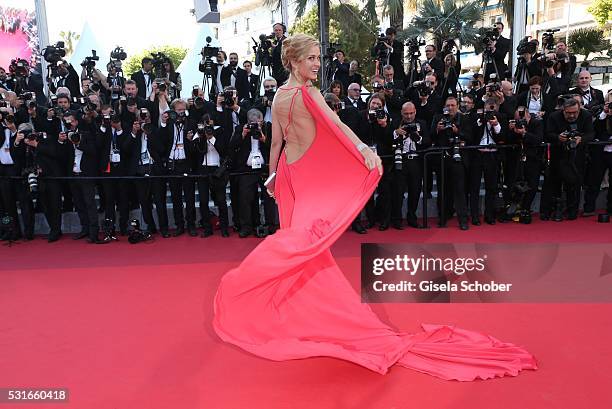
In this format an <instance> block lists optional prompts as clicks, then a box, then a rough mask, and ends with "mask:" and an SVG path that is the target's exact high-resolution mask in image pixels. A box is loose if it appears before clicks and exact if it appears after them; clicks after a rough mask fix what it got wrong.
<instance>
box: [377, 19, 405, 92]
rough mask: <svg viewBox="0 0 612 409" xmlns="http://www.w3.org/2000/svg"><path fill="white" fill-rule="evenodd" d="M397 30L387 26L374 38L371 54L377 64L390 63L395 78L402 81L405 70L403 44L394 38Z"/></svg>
mask: <svg viewBox="0 0 612 409" xmlns="http://www.w3.org/2000/svg"><path fill="white" fill-rule="evenodd" d="M396 37H397V30H396V29H395V28H393V27H389V28H388V29H386V30H385V35H384V36H383V35H382V34H381V35H380V37H378V38H377V39H376V43H375V44H374V46H373V47H372V50H371V56H372V57H373V58H376V59H377V60H378V61H379V65H380V66H381V67H382V66H385V65H392V66H393V70H394V73H395V78H396V79H397V80H398V81H404V78H405V77H406V72H405V71H404V44H403V43H402V42H401V41H399V40H397V39H396Z"/></svg>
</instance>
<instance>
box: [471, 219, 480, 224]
mask: <svg viewBox="0 0 612 409" xmlns="http://www.w3.org/2000/svg"><path fill="white" fill-rule="evenodd" d="M472 225H474V226H480V219H479V218H478V217H472Z"/></svg>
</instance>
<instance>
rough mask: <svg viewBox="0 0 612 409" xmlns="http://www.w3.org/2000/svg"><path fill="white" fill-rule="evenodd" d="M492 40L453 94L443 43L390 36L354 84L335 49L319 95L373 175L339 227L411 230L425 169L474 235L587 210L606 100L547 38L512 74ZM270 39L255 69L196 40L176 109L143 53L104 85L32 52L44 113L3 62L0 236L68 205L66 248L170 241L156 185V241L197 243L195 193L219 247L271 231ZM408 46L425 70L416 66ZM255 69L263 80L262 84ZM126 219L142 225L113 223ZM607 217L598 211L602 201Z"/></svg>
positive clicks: (167, 80) (606, 162) (454, 71)
mask: <svg viewBox="0 0 612 409" xmlns="http://www.w3.org/2000/svg"><path fill="white" fill-rule="evenodd" d="M502 30H503V25H501V23H498V29H497V31H496V32H495V33H492V34H491V35H490V38H488V39H485V41H486V44H485V53H484V56H483V72H482V73H481V74H477V75H475V76H474V79H473V80H472V81H471V83H470V84H469V87H468V88H467V89H462V88H461V87H460V86H459V87H458V86H457V82H458V75H459V73H460V69H461V66H460V54H459V51H458V50H457V47H456V46H454V44H453V43H452V42H448V43H446V44H444V46H443V47H441V49H440V50H439V49H438V48H437V47H436V46H435V45H432V44H421V43H419V42H417V41H414V40H409V41H408V43H407V44H406V45H404V44H402V43H400V42H399V41H397V40H396V39H395V32H394V30H393V29H389V30H387V33H386V35H385V36H384V37H381V38H379V39H378V40H377V42H376V44H375V45H374V47H373V49H372V55H373V56H374V58H375V59H376V60H377V64H378V65H379V67H380V70H379V72H380V75H374V76H372V77H371V78H370V81H369V83H368V84H365V83H363V81H362V76H361V75H360V74H359V73H358V72H357V71H358V67H357V66H356V63H355V62H351V63H349V62H348V61H346V59H345V55H344V53H343V52H342V51H340V50H334V52H333V59H331V61H330V64H329V67H331V68H330V69H329V71H328V72H329V75H330V78H329V79H330V80H331V85H330V87H329V89H328V90H326V91H328V92H326V93H325V100H326V101H327V103H328V105H329V107H330V108H331V109H332V110H334V111H335V112H336V113H337V114H338V115H339V116H340V118H341V120H342V121H343V122H345V123H346V124H347V125H348V126H349V127H350V128H351V129H352V130H353V131H354V132H355V133H356V134H357V135H358V136H359V137H360V139H362V141H363V142H364V143H366V144H368V145H369V146H371V147H372V149H374V150H376V152H377V153H378V154H379V155H380V156H381V157H382V159H383V165H384V170H385V171H384V174H383V178H382V179H381V182H380V184H379V186H378V188H377V192H376V194H375V195H373V196H372V198H371V199H370V200H369V201H368V203H367V204H366V206H365V209H364V216H365V218H362V217H358V218H357V219H356V220H355V221H354V222H353V224H352V229H353V230H354V231H356V232H358V233H366V232H367V229H368V228H372V227H374V226H375V225H378V228H379V230H386V229H388V228H389V227H393V228H396V229H403V228H404V227H403V221H404V219H405V220H406V222H407V224H408V226H412V227H416V228H418V227H419V223H418V220H417V216H416V214H417V208H418V205H419V198H420V196H421V194H423V195H424V197H426V198H428V197H431V196H432V190H433V180H434V177H433V175H434V174H435V180H436V186H437V198H438V200H437V209H438V220H439V225H440V226H444V225H446V222H447V220H448V219H449V218H450V217H453V216H454V215H456V217H457V220H458V224H459V227H460V228H461V229H462V230H466V229H468V228H469V224H468V223H471V224H472V225H480V224H481V218H480V216H481V213H483V215H484V217H483V219H482V220H483V221H484V222H486V223H488V224H495V223H496V222H510V221H513V220H514V221H520V222H523V223H530V222H531V212H532V210H534V209H532V205H533V201H534V198H535V195H536V192H537V191H538V190H539V189H540V188H541V190H542V196H541V200H540V208H539V209H537V210H539V213H540V218H541V219H542V220H557V221H561V220H563V219H568V220H572V219H575V218H576V217H577V216H578V209H579V204H580V203H579V202H580V198H581V196H582V191H584V205H583V209H584V210H583V213H582V215H584V216H592V215H594V214H595V200H596V198H597V196H598V194H599V191H600V186H601V183H602V179H603V177H604V174H605V172H606V170H608V171H609V170H610V169H611V168H612V144H608V145H606V144H605V143H599V144H598V143H593V141H597V140H599V141H606V140H609V135H610V130H611V129H612V120H610V118H612V112H611V111H610V109H611V108H612V104H611V102H612V98H611V97H610V94H609V95H608V96H606V99H605V100H604V96H603V94H602V93H601V91H598V90H596V89H594V88H592V87H591V86H590V81H591V76H590V74H589V73H588V71H580V73H579V74H578V77H577V83H576V86H575V87H572V86H571V83H570V81H571V78H572V72H573V68H572V63H573V62H574V64H575V59H572V57H573V56H571V54H569V53H568V50H567V48H566V46H565V44H564V43H562V42H559V43H557V44H550V43H549V42H550V39H548V40H546V42H545V44H544V46H543V47H542V50H543V52H538V49H539V44H536V43H534V42H529V41H527V40H526V41H523V42H521V45H520V46H519V50H517V51H518V52H519V55H520V58H521V63H520V64H519V69H518V70H517V72H516V73H515V75H514V76H513V75H510V73H508V72H507V67H506V66H505V63H504V61H505V58H506V55H507V53H508V52H509V40H507V39H504V38H503V37H502V36H501V35H500V34H501V31H502ZM284 36H285V27H284V26H282V24H276V25H275V26H274V33H273V34H272V35H271V36H268V37H266V36H263V38H260V44H259V45H258V46H256V49H255V51H256V65H259V66H260V72H261V73H262V74H261V75H256V74H254V73H253V71H252V69H253V63H252V62H251V61H243V62H242V64H239V60H238V55H237V54H236V53H230V54H229V55H227V54H226V53H225V52H224V51H222V50H220V49H218V48H214V47H210V46H209V45H207V47H205V48H204V49H203V50H202V62H201V63H200V71H202V72H203V74H204V83H203V84H204V85H203V87H200V86H194V87H193V88H192V93H191V97H190V98H188V99H181V98H180V97H179V95H180V91H181V89H182V83H181V78H180V74H179V73H177V72H175V70H174V67H173V65H172V62H171V60H170V59H169V58H167V57H166V56H164V55H163V54H155V55H153V56H152V57H151V58H149V57H147V58H144V59H143V60H142V67H141V69H140V70H139V71H137V72H136V73H134V74H132V75H131V77H130V78H129V79H128V78H125V77H124V75H123V72H122V69H121V62H122V61H123V60H125V58H126V55H125V52H124V51H123V50H122V49H121V48H117V49H115V50H113V52H112V53H111V59H110V62H109V63H108V65H107V72H108V74H107V75H103V74H102V72H100V71H99V70H98V69H96V68H95V62H96V61H98V60H99V57H98V56H97V55H95V53H93V55H92V56H90V57H87V58H86V59H85V60H84V61H83V63H82V64H81V65H82V72H81V75H80V77H79V74H78V73H77V72H76V70H75V69H74V67H72V65H70V64H68V63H66V62H65V61H64V59H63V57H64V54H63V52H64V51H63V47H62V44H61V43H58V44H56V45H54V46H50V47H47V49H45V50H43V56H44V58H45V60H46V61H47V62H48V63H49V65H50V67H51V68H50V69H49V72H48V76H49V78H48V82H49V88H50V91H51V94H50V95H51V97H50V98H49V100H48V102H47V101H46V98H45V95H44V94H43V92H42V79H41V78H40V76H37V75H36V74H33V73H32V70H30V69H29V66H28V64H27V62H25V61H23V60H15V61H13V63H12V64H11V66H10V67H9V72H8V74H7V73H6V72H5V71H4V70H0V95H2V100H1V101H0V123H1V124H2V132H3V139H2V150H1V151H0V197H1V200H0V214H2V215H3V216H4V217H2V223H1V230H0V235H1V238H2V239H4V240H16V239H17V238H19V237H22V236H23V237H25V238H26V239H32V238H33V234H34V213H35V211H37V210H39V209H40V210H41V211H43V212H44V214H45V218H46V220H47V223H48V224H49V228H50V232H49V235H48V240H49V241H56V240H58V239H59V237H60V236H61V234H62V232H61V214H62V211H69V210H71V209H72V208H74V209H75V210H76V212H77V214H78V217H79V221H80V224H81V232H80V233H79V234H77V235H76V236H75V239H83V238H87V239H88V241H89V242H91V243H100V242H108V241H112V240H113V239H115V238H116V233H115V229H116V228H118V230H119V233H120V234H122V235H129V238H130V241H132V240H133V241H134V242H136V241H140V240H146V239H147V238H149V237H151V235H153V234H157V233H159V234H160V235H161V236H162V237H164V238H165V237H169V236H170V227H171V226H169V222H168V220H169V218H168V209H167V206H166V196H167V192H168V190H169V192H170V196H171V200H172V213H173V216H174V223H175V226H172V227H174V229H173V236H179V235H182V234H185V233H188V234H189V235H191V236H198V235H201V236H202V237H208V236H211V235H213V230H214V229H213V227H214V226H213V222H214V221H215V219H216V217H212V216H213V213H212V212H211V211H210V209H209V207H208V203H209V200H210V199H212V201H213V202H214V204H215V206H216V208H217V213H218V216H217V217H218V224H219V227H220V232H221V235H222V236H223V237H228V236H229V235H230V232H229V230H230V228H229V226H230V224H231V225H233V228H234V229H235V231H237V232H238V234H239V236H240V237H248V236H250V235H256V236H258V237H264V236H265V235H267V234H273V233H274V232H275V230H276V229H277V228H278V214H277V213H278V210H277V207H276V204H275V202H274V200H273V199H272V198H270V197H269V196H268V195H267V194H265V192H266V189H265V188H264V186H263V181H264V180H265V179H266V177H267V176H268V174H267V163H268V160H269V153H270V142H271V136H272V135H271V121H272V118H271V105H272V101H273V99H274V95H275V92H276V89H277V87H278V86H280V85H281V84H282V82H284V81H285V80H286V78H287V73H286V72H284V71H283V70H282V68H279V67H280V50H281V48H282V41H283V39H284V38H285V37H284ZM207 40H209V39H207ZM208 42H209V43H210V41H208ZM423 45H425V57H426V58H425V60H423V61H420V60H419V59H418V57H419V56H420V52H419V48H420V47H421V46H423ZM405 46H406V47H408V49H409V50H408V51H409V52H408V54H407V55H408V56H409V59H410V61H409V62H408V63H407V64H404V59H403V56H404V47H405ZM239 65H242V67H240V66H239ZM329 67H328V68H329ZM405 67H408V71H405ZM574 67H575V65H574ZM266 70H268V71H266ZM266 72H269V74H270V75H269V76H265V77H264V75H265V73H266ZM363 88H370V90H369V91H368V92H363ZM260 89H261V90H263V95H262V92H260ZM364 94H366V95H365V96H367V98H366V99H365V100H364V99H363V98H362V96H364ZM207 95H209V96H210V97H208V98H205V96H207ZM425 165H426V166H425ZM542 173H544V183H543V186H541V187H540V186H539V184H540V176H541V174H542ZM424 180H425V181H426V182H427V183H423V181H424ZM483 180H484V190H485V200H484V209H482V211H481V208H480V190H481V184H482V183H483V182H482V181H483ZM228 184H229V190H230V203H231V205H230V206H231V210H232V212H231V213H232V219H233V220H232V223H230V220H229V210H228V207H227V200H226V187H227V186H228ZM423 187H424V188H425V191H424V192H423V191H422V190H423ZM196 191H197V192H198V194H199V214H197V213H198V212H197V211H196V210H197V206H196V197H198V196H197V195H196ZM608 192H610V189H609V191H608ZM406 193H407V198H406V197H405V196H406ZM97 197H99V199H100V200H99V201H97V200H96V199H97ZM442 198H443V199H442ZM404 201H406V203H405V204H404ZM17 204H18V205H19V210H20V213H21V222H19V218H18V211H17ZM260 205H261V206H260ZM137 207H138V208H140V210H141V212H142V218H143V220H144V222H145V224H146V228H142V229H140V226H139V225H138V223H135V222H133V221H130V219H129V213H130V210H131V209H134V208H137ZM153 208H155V213H156V215H157V221H155V218H154V217H153ZM404 208H405V209H407V210H406V213H404V214H403V209H404ZM260 209H263V214H260ZM99 212H103V213H104V217H103V219H104V222H103V223H102V224H100V223H99V216H98V213H99ZM607 212H608V213H612V197H611V195H610V193H608V201H607ZM117 215H118V217H117ZM364 221H365V223H364ZM21 226H23V228H22V227H21ZM130 226H131V227H130Z"/></svg>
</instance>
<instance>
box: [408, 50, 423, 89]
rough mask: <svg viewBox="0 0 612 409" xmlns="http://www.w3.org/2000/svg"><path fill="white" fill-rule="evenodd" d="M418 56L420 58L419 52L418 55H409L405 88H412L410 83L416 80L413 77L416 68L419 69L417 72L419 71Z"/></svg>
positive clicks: (419, 62)
mask: <svg viewBox="0 0 612 409" xmlns="http://www.w3.org/2000/svg"><path fill="white" fill-rule="evenodd" d="M420 56H421V53H420V52H419V53H418V54H411V55H410V62H409V63H408V72H409V74H408V83H407V84H405V85H406V87H410V86H412V83H413V82H414V81H415V80H416V79H415V76H416V72H417V68H418V69H419V71H420V70H421V61H420V60H419V57H420Z"/></svg>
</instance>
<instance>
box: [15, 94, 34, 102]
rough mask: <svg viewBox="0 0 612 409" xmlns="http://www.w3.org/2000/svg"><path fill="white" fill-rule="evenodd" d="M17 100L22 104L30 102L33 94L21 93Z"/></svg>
mask: <svg viewBox="0 0 612 409" xmlns="http://www.w3.org/2000/svg"><path fill="white" fill-rule="evenodd" d="M18 99H19V100H21V101H23V102H26V101H30V100H31V99H34V93H33V92H22V93H21V94H20V95H19V97H18Z"/></svg>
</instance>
